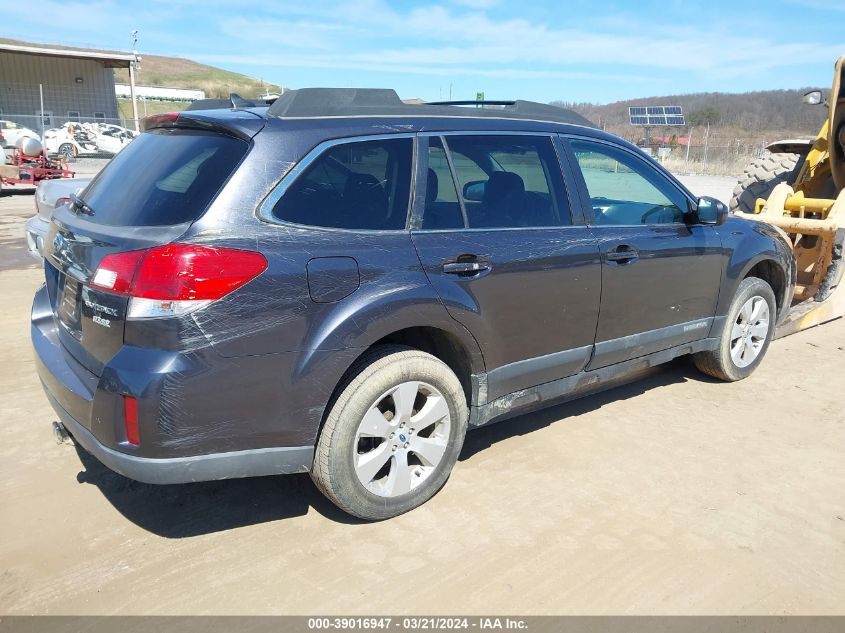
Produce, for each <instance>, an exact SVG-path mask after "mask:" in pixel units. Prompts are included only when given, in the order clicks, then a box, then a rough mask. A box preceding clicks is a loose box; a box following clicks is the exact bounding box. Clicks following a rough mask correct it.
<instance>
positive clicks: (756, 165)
mask: <svg viewBox="0 0 845 633" xmlns="http://www.w3.org/2000/svg"><path fill="white" fill-rule="evenodd" d="M800 158H801V157H800V156H799V155H798V154H767V155H766V156H763V157H761V158H756V159H754V160H753V161H752V162H751V164H750V165H748V167H746V168H745V172H744V173H743V174H742V176H741V177H740V179H739V182H738V183H737V185H736V187H735V188H734V192H733V197H732V198H731V203H730V205H729V208H730V210H731V212H734V211H742V212H744V213H754V203H755V202H756V201H757V198H763V199H764V200H765V199H768V197H769V194H771V193H772V190H773V189H774V188H775V187H776V186H777V185H779V184H780V183H782V182H786V183H789V182H794V180H795V177H796V176H797V175H798V171H799V170H800V169H801V163H802V162H803V161H801V160H800Z"/></svg>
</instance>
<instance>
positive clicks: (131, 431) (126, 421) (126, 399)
mask: <svg viewBox="0 0 845 633" xmlns="http://www.w3.org/2000/svg"><path fill="white" fill-rule="evenodd" d="M123 430H124V431H125V432H126V441H127V442H129V443H130V444H133V445H135V446H140V444H141V434H140V432H139V431H138V400H137V399H136V398H133V397H132V396H123Z"/></svg>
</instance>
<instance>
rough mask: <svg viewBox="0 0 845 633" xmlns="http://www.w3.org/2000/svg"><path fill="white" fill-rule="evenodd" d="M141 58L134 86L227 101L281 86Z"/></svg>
mask: <svg viewBox="0 0 845 633" xmlns="http://www.w3.org/2000/svg"><path fill="white" fill-rule="evenodd" d="M0 43H5V44H20V45H25V46H26V45H28V46H45V47H50V48H61V49H73V48H74V47H71V46H58V45H55V44H41V43H34V42H22V41H20V40H12V39H7V38H0ZM107 52H116V51H107ZM123 52H125V51H123ZM140 55H141V70H140V72H139V73H138V76H137V82H138V83H139V84H141V85H148V86H165V87H167V88H193V89H199V90H204V91H205V94H206V96H207V97H209V98H216V97H228V96H229V93H230V92H236V93H238V94H239V95H241V96H242V97H245V98H250V97H257V96H259V95H262V94H264V93H265V91H267V90H269V91H270V92H278V91H279V90H280V89H281V86H276V85H274V84H268V83H265V82H263V81H261V80H260V79H253V78H252V77H247V76H246V75H241V74H239V73H234V72H231V71H228V70H223V69H222V68H216V67H214V66H207V65H206V64H200V63H198V62H195V61H192V60H190V59H183V58H181V57H163V56H160V55H146V54H144V53H141V54H140ZM114 75H115V81H117V82H118V83H128V82H129V71H128V70H125V69H116V70H115V71H114Z"/></svg>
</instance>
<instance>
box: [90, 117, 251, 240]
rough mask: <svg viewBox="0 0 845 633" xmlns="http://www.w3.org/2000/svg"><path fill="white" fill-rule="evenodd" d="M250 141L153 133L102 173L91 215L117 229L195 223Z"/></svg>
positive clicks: (94, 189) (95, 185) (93, 188)
mask: <svg viewBox="0 0 845 633" xmlns="http://www.w3.org/2000/svg"><path fill="white" fill-rule="evenodd" d="M248 147H249V146H248V145H247V143H246V142H244V141H240V140H238V139H235V138H232V137H230V136H223V135H221V134H213V133H209V132H204V131H195V130H151V131H149V132H144V133H143V134H141V136H139V137H138V138H136V139H135V140H134V141H132V142H131V143H130V144H129V145H127V146H126V148H125V149H123V151H121V152H120V153H119V154H118V155H117V156H115V157H114V158H113V159H112V160H111V162H109V164H108V165H106V167H105V168H104V169H103V171H101V172H100V173H99V175H98V176H97V177H96V179H94V181H93V182H92V183H91V185H90V186H89V187H88V189H86V190H85V192H84V194H83V198H84V199H85V202H86V203H87V204H88V206H89V207H91V208H92V209H93V210H94V215H93V216H90V217H87V216H86V219H89V220H91V221H93V222H98V223H100V224H109V225H112V226H167V225H173V224H182V223H184V222H193V221H194V220H196V219H197V218H199V217H200V216H201V215H202V214H203V212H204V211H205V210H206V208H207V207H208V205H209V204H211V201H212V200H213V198H214V196H215V194H216V193H217V192H218V191H219V190H220V187H221V186H222V185H223V183H224V182H225V181H226V179H227V178H228V177H229V175H230V174H231V173H232V171H233V170H234V168H235V166H236V165H237V164H238V163H239V162H240V160H241V159H242V158H243V157H244V154H246V152H247V149H248Z"/></svg>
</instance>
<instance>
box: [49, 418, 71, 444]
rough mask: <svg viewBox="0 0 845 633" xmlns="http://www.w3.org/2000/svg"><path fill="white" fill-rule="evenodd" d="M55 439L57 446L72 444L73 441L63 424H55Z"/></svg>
mask: <svg viewBox="0 0 845 633" xmlns="http://www.w3.org/2000/svg"><path fill="white" fill-rule="evenodd" d="M53 439H54V440H56V444H72V443H73V439H72V437H71V435H70V433H68V432H67V429H66V428H65V425H64V424H62V423H61V422H53Z"/></svg>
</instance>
